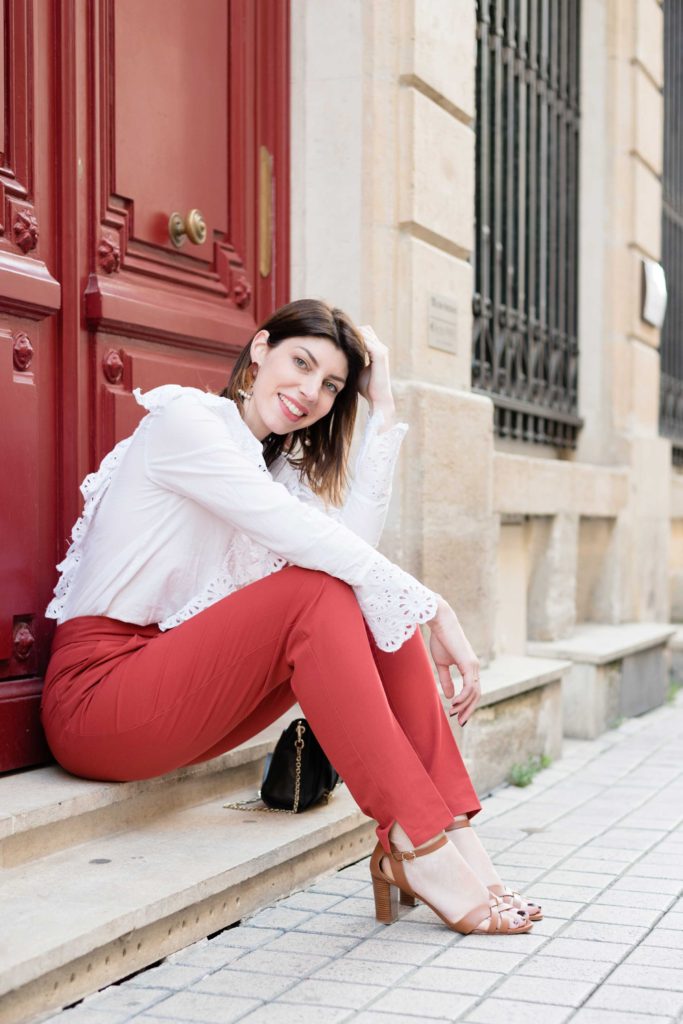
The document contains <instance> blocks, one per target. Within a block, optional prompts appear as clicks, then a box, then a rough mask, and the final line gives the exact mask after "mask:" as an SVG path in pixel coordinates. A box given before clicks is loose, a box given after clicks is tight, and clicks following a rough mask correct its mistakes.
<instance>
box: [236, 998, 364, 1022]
mask: <svg viewBox="0 0 683 1024" xmlns="http://www.w3.org/2000/svg"><path fill="white" fill-rule="evenodd" d="M348 1016H349V1011H348V1010H344V1009H341V1007H338V1006H305V1005H303V1004H301V1003H300V1004H298V1005H297V1006H296V1008H295V1009H294V1008H293V1007H292V1004H291V1003H278V1002H274V1003H266V1004H265V1006H260V1007H259V1008H258V1009H257V1010H254V1011H253V1012H252V1013H248V1014H247V1016H246V1017H241V1018H240V1024H337V1021H343V1020H348ZM293 1018H294V1019H293Z"/></svg>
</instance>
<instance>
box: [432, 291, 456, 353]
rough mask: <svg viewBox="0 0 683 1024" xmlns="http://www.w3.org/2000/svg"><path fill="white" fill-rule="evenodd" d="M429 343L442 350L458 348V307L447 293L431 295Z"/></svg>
mask: <svg viewBox="0 0 683 1024" xmlns="http://www.w3.org/2000/svg"><path fill="white" fill-rule="evenodd" d="M427 318H428V322H427V344H428V345H429V347H430V348H438V349H441V351H442V352H457V350H458V308H457V306H456V305H455V303H454V302H453V300H452V299H449V298H447V297H446V296H445V295H434V294H432V295H430V296H429V304H428V306H427Z"/></svg>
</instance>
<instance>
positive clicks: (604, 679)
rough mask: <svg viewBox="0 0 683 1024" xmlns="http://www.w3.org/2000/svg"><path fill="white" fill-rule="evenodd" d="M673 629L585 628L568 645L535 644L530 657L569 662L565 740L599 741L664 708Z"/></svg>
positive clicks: (651, 625) (642, 625)
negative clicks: (625, 724)
mask: <svg viewBox="0 0 683 1024" xmlns="http://www.w3.org/2000/svg"><path fill="white" fill-rule="evenodd" d="M675 632H676V627H675V626H672V625H670V624H668V623H657V622H624V623H620V624H618V625H606V624H603V623H583V624H581V625H579V626H577V628H576V629H575V630H574V633H573V634H572V636H570V637H568V638H567V639H564V640H554V641H543V642H538V641H534V642H530V643H529V644H528V645H527V650H528V651H529V653H534V654H545V655H551V654H553V655H555V656H556V657H560V656H561V657H565V658H567V659H569V661H570V663H571V670H570V672H569V673H568V674H567V676H566V678H565V679H564V681H563V683H562V715H563V719H564V733H565V736H572V737H575V738H577V739H595V738H596V737H597V736H600V735H601V733H603V732H605V731H606V730H607V729H610V728H612V727H613V726H615V725H616V724H617V723H618V722H619V721H620V720H621V719H622V718H631V717H633V716H635V715H641V714H643V712H645V711H651V710H652V709H653V708H656V707H659V706H660V705H661V704H662V703H663V702H664V700H665V698H666V692H667V678H666V666H665V657H666V656H667V647H666V645H667V641H669V640H670V639H671V637H672V636H673V635H674V633H675Z"/></svg>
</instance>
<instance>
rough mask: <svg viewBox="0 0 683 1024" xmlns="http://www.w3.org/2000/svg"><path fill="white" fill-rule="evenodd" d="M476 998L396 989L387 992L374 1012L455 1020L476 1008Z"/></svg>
mask: <svg viewBox="0 0 683 1024" xmlns="http://www.w3.org/2000/svg"><path fill="white" fill-rule="evenodd" d="M476 1001H477V997H476V996H466V995H460V994H458V993H456V992H427V991H425V990H424V989H419V988H400V989H399V988H395V989H392V990H391V991H390V992H387V993H386V994H385V995H383V996H382V997H381V998H380V999H378V1000H377V1002H376V1003H374V1004H373V1007H372V1008H373V1010H390V1011H391V1010H397V1011H399V1012H401V1013H408V1014H411V1013H412V1014H413V1015H419V1016H420V1017H421V1018H422V1019H423V1020H424V1019H426V1018H432V1017H436V1018H437V1019H439V1018H440V1019H444V1018H445V1019H446V1020H453V1019H454V1018H455V1017H457V1016H458V1014H461V1013H464V1012H465V1011H466V1010H468V1009H469V1008H470V1006H474V1004H475V1003H476Z"/></svg>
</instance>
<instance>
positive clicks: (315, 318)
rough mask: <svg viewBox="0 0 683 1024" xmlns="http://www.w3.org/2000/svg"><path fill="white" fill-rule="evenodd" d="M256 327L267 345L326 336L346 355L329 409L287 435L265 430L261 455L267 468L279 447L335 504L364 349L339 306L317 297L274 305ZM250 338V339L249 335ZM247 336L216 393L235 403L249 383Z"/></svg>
mask: <svg viewBox="0 0 683 1024" xmlns="http://www.w3.org/2000/svg"><path fill="white" fill-rule="evenodd" d="M259 331H267V332H268V344H269V345H270V346H275V345H278V344H279V343H280V342H281V341H284V340H285V339H286V338H297V337H298V338H305V337H309V338H310V337H313V338H328V339H329V340H330V341H331V342H332V343H333V344H334V345H336V346H337V348H338V349H340V350H341V351H342V352H343V353H344V355H345V356H346V359H347V362H348V366H349V372H348V376H347V378H346V383H345V385H344V387H343V388H342V389H341V391H339V393H338V394H337V396H336V398H335V400H334V404H333V405H332V408H331V409H330V411H329V412H328V413H327V414H326V415H325V416H323V417H322V419H319V420H318V421H317V422H316V423H314V424H312V426H310V427H305V428H304V429H303V430H294V431H292V432H291V433H290V434H269V435H268V436H267V437H266V439H265V440H264V442H263V457H264V459H265V462H266V465H267V466H270V465H272V463H273V462H274V461H275V459H276V458H277V457H278V455H280V454H281V453H282V452H283V451H284V452H287V457H288V459H289V461H290V462H291V463H292V464H293V465H294V466H296V467H298V469H299V471H300V473H301V475H302V477H305V478H306V479H307V481H308V484H309V486H310V487H311V490H312V491H313V492H314V493H315V494H317V495H319V496H320V497H321V498H323V500H325V501H329V502H330V503H332V504H334V505H339V504H341V501H342V498H343V495H344V489H345V486H346V466H347V461H348V455H349V448H350V445H351V437H352V434H353V427H354V423H355V422H356V411H357V407H358V378H359V376H360V373H361V370H362V369H363V368H364V366H365V356H366V349H365V344H364V342H363V339H362V337H361V335H360V334H359V332H358V330H357V329H356V327H354V325H353V323H352V322H351V320H350V319H349V317H348V316H347V315H346V313H343V312H342V310H341V309H335V308H333V307H332V306H329V305H328V304H327V303H326V302H321V301H320V300H318V299H299V300H297V301H296V302H290V303H289V304H288V305H286V306H282V308H281V309H278V310H277V311H276V312H275V313H273V315H272V316H271V317H269V319H268V320H266V321H265V323H262V324H261V326H260V327H259ZM251 340H253V339H251ZM251 340H250V341H249V343H248V344H247V345H245V347H244V348H243V349H242V351H241V352H240V354H239V355H238V357H237V359H236V361H235V365H234V366H233V369H232V373H231V375H230V380H229V381H228V384H227V387H226V388H225V390H224V391H222V392H221V394H222V395H223V397H224V398H231V399H232V400H233V401H234V402H235V403H236V404H237V405H238V406H239V405H240V404H241V403H242V401H243V399H242V398H241V397H240V395H239V390H240V389H241V390H243V391H248V389H249V387H250V386H251V383H252V381H251V373H250V367H251V363H252V358H251Z"/></svg>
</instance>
